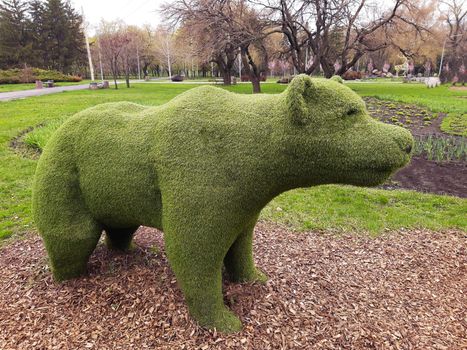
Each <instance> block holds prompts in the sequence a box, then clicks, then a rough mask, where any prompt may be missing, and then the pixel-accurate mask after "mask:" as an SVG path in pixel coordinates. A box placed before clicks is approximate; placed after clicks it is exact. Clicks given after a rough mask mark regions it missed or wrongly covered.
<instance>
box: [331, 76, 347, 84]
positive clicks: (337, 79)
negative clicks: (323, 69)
mask: <svg viewBox="0 0 467 350" xmlns="http://www.w3.org/2000/svg"><path fill="white" fill-rule="evenodd" d="M331 80H334V81H337V82H338V83H341V84H344V80H343V79H342V78H341V77H340V76H339V75H333V76H332V77H331Z"/></svg>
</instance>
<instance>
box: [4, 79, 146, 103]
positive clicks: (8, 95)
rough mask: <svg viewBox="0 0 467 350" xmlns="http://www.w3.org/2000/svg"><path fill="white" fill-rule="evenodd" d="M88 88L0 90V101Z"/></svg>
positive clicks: (59, 87)
mask: <svg viewBox="0 0 467 350" xmlns="http://www.w3.org/2000/svg"><path fill="white" fill-rule="evenodd" d="M140 82H142V80H130V83H140ZM121 83H122V82H121V81H117V84H121ZM113 85H114V83H113V82H110V86H111V87H113ZM88 88H89V83H87V84H80V85H68V86H57V87H53V88H43V89H32V90H20V91H10V92H0V102H2V101H11V100H18V99H22V98H27V97H34V96H42V95H49V94H56V93H58V92H63V91H77V90H85V89H88Z"/></svg>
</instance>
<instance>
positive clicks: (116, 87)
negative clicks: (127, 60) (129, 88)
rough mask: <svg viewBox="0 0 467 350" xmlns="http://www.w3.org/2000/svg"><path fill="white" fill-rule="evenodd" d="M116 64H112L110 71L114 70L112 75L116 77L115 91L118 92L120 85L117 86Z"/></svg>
mask: <svg viewBox="0 0 467 350" xmlns="http://www.w3.org/2000/svg"><path fill="white" fill-rule="evenodd" d="M115 65H116V64H115V63H114V62H111V63H110V69H111V70H112V75H113V77H114V84H115V90H118V84H117V68H116V67H115Z"/></svg>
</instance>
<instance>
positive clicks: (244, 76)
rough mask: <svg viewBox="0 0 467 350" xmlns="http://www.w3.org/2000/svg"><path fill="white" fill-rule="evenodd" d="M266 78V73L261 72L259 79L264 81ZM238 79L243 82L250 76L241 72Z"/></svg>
mask: <svg viewBox="0 0 467 350" xmlns="http://www.w3.org/2000/svg"><path fill="white" fill-rule="evenodd" d="M266 78H267V77H266V75H265V74H264V73H261V75H260V77H259V80H260V81H266ZM240 79H241V81H243V82H247V81H250V76H249V75H248V74H243V75H242V76H241V78H240Z"/></svg>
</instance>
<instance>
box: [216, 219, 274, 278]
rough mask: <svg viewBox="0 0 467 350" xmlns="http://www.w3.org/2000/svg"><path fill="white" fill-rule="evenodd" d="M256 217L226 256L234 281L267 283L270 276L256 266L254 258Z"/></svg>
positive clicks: (229, 272)
mask: <svg viewBox="0 0 467 350" xmlns="http://www.w3.org/2000/svg"><path fill="white" fill-rule="evenodd" d="M255 224H256V219H255V220H253V221H252V222H251V223H249V224H248V225H247V226H246V227H245V228H244V230H243V231H242V232H241V233H240V235H239V236H238V237H237V239H236V240H235V242H234V243H233V244H232V246H231V247H230V249H229V251H228V252H227V255H226V256H225V258H224V266H225V269H226V271H227V275H228V278H229V279H230V280H231V281H232V282H260V283H265V282H266V281H267V280H268V277H267V275H266V274H265V273H263V272H262V271H261V270H260V269H258V268H257V267H256V266H255V263H254V259H253V231H254V228H255Z"/></svg>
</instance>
